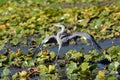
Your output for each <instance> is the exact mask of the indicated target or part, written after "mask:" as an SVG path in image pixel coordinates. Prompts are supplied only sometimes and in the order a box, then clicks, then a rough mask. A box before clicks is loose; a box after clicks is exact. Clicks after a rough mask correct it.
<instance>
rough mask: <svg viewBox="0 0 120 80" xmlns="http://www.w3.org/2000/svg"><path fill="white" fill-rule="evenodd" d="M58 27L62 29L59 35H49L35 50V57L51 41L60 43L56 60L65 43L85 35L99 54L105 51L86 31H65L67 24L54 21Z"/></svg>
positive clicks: (67, 43)
mask: <svg viewBox="0 0 120 80" xmlns="http://www.w3.org/2000/svg"><path fill="white" fill-rule="evenodd" d="M53 25H54V26H56V27H60V28H61V31H60V32H58V33H57V35H51V36H47V37H46V38H45V39H44V40H43V41H42V42H41V44H40V45H39V47H38V48H37V50H36V51H35V54H34V56H33V59H35V58H36V56H37V53H38V52H39V50H42V47H43V45H44V44H50V43H55V44H58V54H57V56H56V60H57V58H58V55H59V54H60V49H61V47H62V46H64V45H69V42H70V41H71V40H74V41H76V40H77V39H78V38H80V37H83V38H84V39H85V40H87V42H88V43H90V44H92V45H93V46H94V47H95V48H96V49H97V51H98V53H99V54H102V53H103V50H102V48H101V47H100V45H99V44H98V43H97V42H96V41H95V39H94V37H93V36H92V35H91V34H89V33H84V32H75V33H73V34H72V33H65V26H64V25H63V24H60V23H54V24H53Z"/></svg>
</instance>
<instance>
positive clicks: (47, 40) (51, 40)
mask: <svg viewBox="0 0 120 80" xmlns="http://www.w3.org/2000/svg"><path fill="white" fill-rule="evenodd" d="M48 43H57V40H56V36H55V35H52V36H48V37H46V38H45V39H44V40H43V41H42V42H41V44H39V47H38V48H37V49H36V50H35V53H34V55H33V59H35V58H36V56H37V54H38V52H39V51H40V50H42V47H43V45H44V44H48Z"/></svg>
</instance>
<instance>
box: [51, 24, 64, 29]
mask: <svg viewBox="0 0 120 80" xmlns="http://www.w3.org/2000/svg"><path fill="white" fill-rule="evenodd" d="M52 25H53V26H56V27H60V28H62V27H64V25H62V24H60V23H53V24H52Z"/></svg>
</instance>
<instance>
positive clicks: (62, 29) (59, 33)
mask: <svg viewBox="0 0 120 80" xmlns="http://www.w3.org/2000/svg"><path fill="white" fill-rule="evenodd" d="M64 32H65V27H64V26H61V31H60V32H58V33H57V37H58V38H60V36H61V35H62V34H63V33H64Z"/></svg>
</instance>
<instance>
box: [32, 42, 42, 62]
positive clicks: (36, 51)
mask: <svg viewBox="0 0 120 80" xmlns="http://www.w3.org/2000/svg"><path fill="white" fill-rule="evenodd" d="M42 47H43V43H42V44H40V45H39V47H38V48H37V49H36V50H35V52H34V55H33V60H34V59H35V58H36V56H37V54H38V52H39V51H40V50H42Z"/></svg>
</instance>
